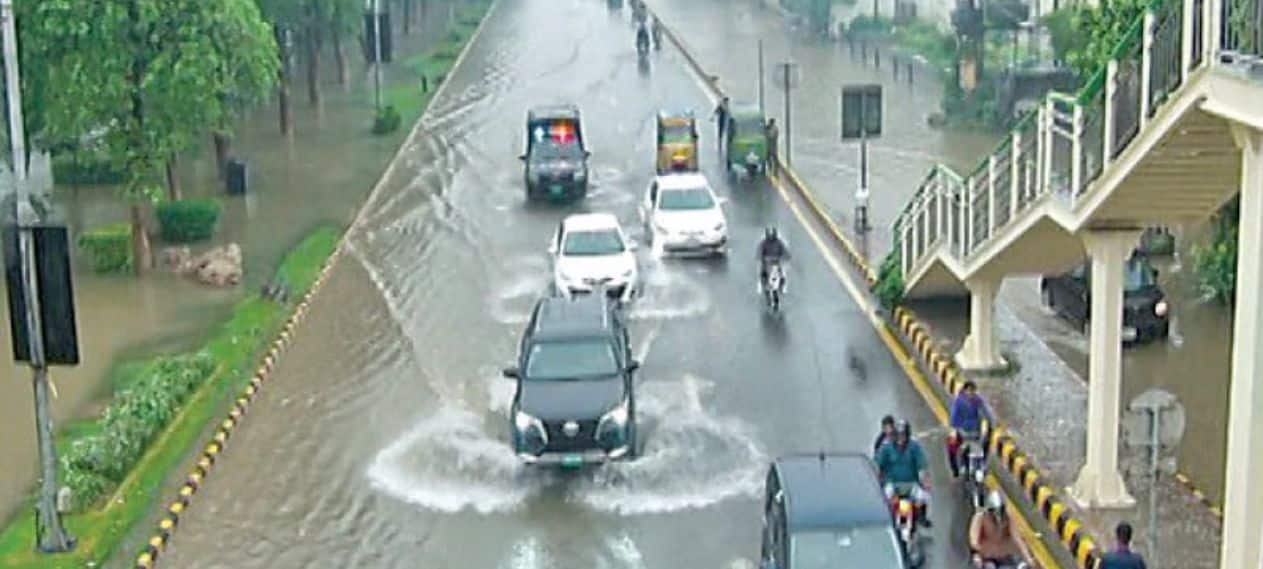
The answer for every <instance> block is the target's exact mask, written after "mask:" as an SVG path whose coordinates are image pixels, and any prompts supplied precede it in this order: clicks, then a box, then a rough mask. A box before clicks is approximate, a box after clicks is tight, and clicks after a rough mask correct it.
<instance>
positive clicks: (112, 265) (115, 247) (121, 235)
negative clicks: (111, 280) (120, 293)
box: [78, 223, 132, 273]
mask: <svg viewBox="0 0 1263 569" xmlns="http://www.w3.org/2000/svg"><path fill="white" fill-rule="evenodd" d="M78 244H79V249H80V250H81V251H83V252H84V253H86V254H87V255H88V259H89V260H90V261H91V263H92V270H94V271H96V272H98V273H117V272H124V271H128V270H130V269H131V268H132V226H131V225H130V224H127V223H117V224H114V225H107V226H104V227H98V228H96V229H93V230H91V231H88V232H86V233H84V234H83V235H80V236H79V241H78Z"/></svg>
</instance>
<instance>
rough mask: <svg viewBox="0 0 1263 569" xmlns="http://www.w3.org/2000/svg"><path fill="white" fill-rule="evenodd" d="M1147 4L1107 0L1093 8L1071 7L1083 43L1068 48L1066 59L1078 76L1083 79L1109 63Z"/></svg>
mask: <svg viewBox="0 0 1263 569" xmlns="http://www.w3.org/2000/svg"><path fill="white" fill-rule="evenodd" d="M1148 4H1149V2H1148V1H1147V0H1110V1H1109V2H1102V3H1100V5H1098V6H1095V7H1092V8H1072V9H1074V10H1075V15H1074V27H1075V29H1076V30H1077V31H1078V35H1079V36H1080V37H1082V38H1084V40H1085V41H1084V42H1083V43H1081V44H1080V45H1079V46H1077V47H1075V48H1071V49H1069V50H1068V51H1067V53H1066V59H1067V62H1068V63H1069V64H1070V66H1071V67H1072V68H1074V70H1075V72H1076V73H1078V74H1079V77H1082V78H1083V79H1085V80H1086V79H1088V78H1089V77H1091V76H1092V75H1093V74H1094V73H1096V72H1097V71H1098V70H1099V69H1101V68H1102V67H1104V66H1105V64H1106V63H1108V62H1109V60H1110V56H1111V55H1112V54H1113V53H1114V49H1115V48H1117V47H1118V44H1119V42H1121V41H1123V38H1124V37H1125V36H1126V34H1127V31H1128V30H1129V29H1131V27H1132V26H1133V25H1135V24H1136V23H1137V22H1138V21H1139V19H1140V17H1141V15H1142V14H1144V12H1145V7H1146V6H1148Z"/></svg>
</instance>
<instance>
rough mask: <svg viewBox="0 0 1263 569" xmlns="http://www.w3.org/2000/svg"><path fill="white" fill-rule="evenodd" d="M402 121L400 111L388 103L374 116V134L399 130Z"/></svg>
mask: <svg viewBox="0 0 1263 569" xmlns="http://www.w3.org/2000/svg"><path fill="white" fill-rule="evenodd" d="M401 122H403V118H402V117H400V116H399V111H397V110H395V107H394V105H386V106H385V107H382V110H380V111H378V112H377V116H376V117H374V118H373V134H378V135H380V134H389V133H392V132H395V131H396V130H399V124H400V123H401Z"/></svg>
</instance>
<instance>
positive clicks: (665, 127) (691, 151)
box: [657, 111, 698, 174]
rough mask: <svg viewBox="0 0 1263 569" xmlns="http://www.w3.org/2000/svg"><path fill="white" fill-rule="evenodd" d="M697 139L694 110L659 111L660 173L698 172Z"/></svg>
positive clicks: (658, 165)
mask: <svg viewBox="0 0 1263 569" xmlns="http://www.w3.org/2000/svg"><path fill="white" fill-rule="evenodd" d="M697 139H698V136H697V119H696V118H695V117H694V116H693V111H662V112H660V113H658V159H657V168H658V173H659V174H665V173H667V172H696V171H697Z"/></svg>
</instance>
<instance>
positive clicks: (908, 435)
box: [876, 420, 933, 528]
mask: <svg viewBox="0 0 1263 569" xmlns="http://www.w3.org/2000/svg"><path fill="white" fill-rule="evenodd" d="M876 462H877V469H878V471H879V472H880V473H881V480H882V484H883V485H884V486H885V488H886V495H887V496H894V495H895V494H896V493H899V494H906V495H908V496H909V497H911V498H912V502H913V503H914V504H916V506H917V510H918V512H917V521H918V522H920V524H921V525H923V526H925V527H927V528H928V527H931V526H932V525H933V524H931V523H930V516H929V509H930V471H929V469H928V468H927V467H926V460H925V450H924V449H922V448H921V444H920V443H918V442H917V441H915V440H912V426H911V425H909V424H908V422H907V421H902V420H901V421H898V422H896V423H895V437H894V441H893V442H891V443H890V444H886V445H882V447H881V449H880V450H878V451H877V461H876Z"/></svg>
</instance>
